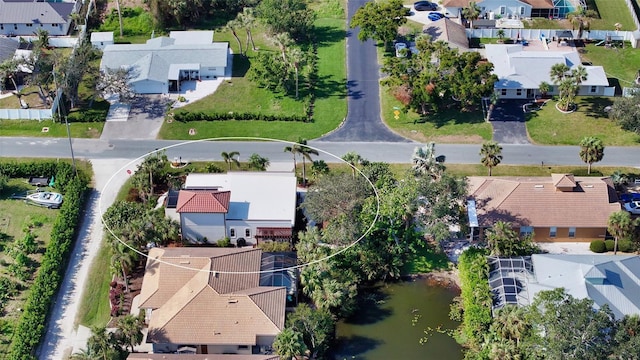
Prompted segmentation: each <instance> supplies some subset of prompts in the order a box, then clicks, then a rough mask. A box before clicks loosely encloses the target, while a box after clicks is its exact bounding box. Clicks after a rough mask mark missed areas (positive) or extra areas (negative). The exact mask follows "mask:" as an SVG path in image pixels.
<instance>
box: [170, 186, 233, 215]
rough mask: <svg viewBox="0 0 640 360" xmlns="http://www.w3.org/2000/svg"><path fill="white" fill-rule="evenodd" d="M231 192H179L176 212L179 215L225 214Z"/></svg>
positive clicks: (227, 209)
mask: <svg viewBox="0 0 640 360" xmlns="http://www.w3.org/2000/svg"><path fill="white" fill-rule="evenodd" d="M230 200H231V192H229V191H210V190H180V195H178V204H177V205H176V211H177V212H179V213H226V212H228V211H229V201H230Z"/></svg>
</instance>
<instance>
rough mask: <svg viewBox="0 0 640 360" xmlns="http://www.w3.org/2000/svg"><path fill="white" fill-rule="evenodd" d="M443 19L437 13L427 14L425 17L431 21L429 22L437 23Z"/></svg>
mask: <svg viewBox="0 0 640 360" xmlns="http://www.w3.org/2000/svg"><path fill="white" fill-rule="evenodd" d="M443 17H444V15H442V14H441V13H439V12H432V13H429V15H427V18H428V19H429V20H431V21H438V20H440V19H442V18H443Z"/></svg>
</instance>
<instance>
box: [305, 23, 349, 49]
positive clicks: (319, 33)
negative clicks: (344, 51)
mask: <svg viewBox="0 0 640 360" xmlns="http://www.w3.org/2000/svg"><path fill="white" fill-rule="evenodd" d="M313 32H314V34H315V36H316V43H317V44H318V47H326V46H331V45H333V44H335V43H337V42H340V41H342V40H343V39H345V38H346V37H347V32H346V31H344V30H342V29H337V28H335V27H331V26H316V27H315V28H314V30H313Z"/></svg>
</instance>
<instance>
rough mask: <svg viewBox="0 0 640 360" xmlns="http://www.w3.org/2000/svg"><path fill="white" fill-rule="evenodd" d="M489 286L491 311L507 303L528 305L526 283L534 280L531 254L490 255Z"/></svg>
mask: <svg viewBox="0 0 640 360" xmlns="http://www.w3.org/2000/svg"><path fill="white" fill-rule="evenodd" d="M488 261H489V287H490V288H491V294H492V297H493V305H492V307H491V310H492V312H494V313H495V311H496V310H498V309H500V308H502V307H503V306H505V305H507V304H512V305H520V306H523V305H528V304H529V294H528V291H527V283H528V282H530V281H534V279H535V277H534V274H533V263H532V262H531V256H518V257H495V256H490V257H489V258H488Z"/></svg>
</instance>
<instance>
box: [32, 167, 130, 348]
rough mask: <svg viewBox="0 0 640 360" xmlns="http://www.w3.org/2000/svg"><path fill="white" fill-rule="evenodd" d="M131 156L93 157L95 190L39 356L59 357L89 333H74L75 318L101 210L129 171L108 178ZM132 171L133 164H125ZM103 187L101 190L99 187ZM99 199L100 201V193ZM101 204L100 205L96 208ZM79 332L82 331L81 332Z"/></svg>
mask: <svg viewBox="0 0 640 360" xmlns="http://www.w3.org/2000/svg"><path fill="white" fill-rule="evenodd" d="M129 161H130V160H125V159H110V160H92V161H91V163H92V164H93V172H94V179H93V182H94V190H92V191H91V194H90V195H89V199H88V201H87V206H86V209H87V211H86V213H85V215H84V217H83V221H82V224H81V225H80V235H79V237H78V239H77V241H76V244H75V246H74V248H73V252H72V253H71V257H70V259H69V266H68V267H67V273H66V274H65V276H64V280H63V282H62V286H61V288H60V290H59V291H58V295H57V296H56V299H55V302H54V305H53V308H52V311H51V314H50V318H49V322H48V324H47V332H46V334H45V337H44V340H43V342H42V343H41V345H40V348H39V349H38V358H39V359H41V360H43V359H51V360H54V359H55V360H59V359H64V358H65V356H67V355H69V354H71V353H72V351H73V350H74V347H75V350H78V349H79V348H84V345H85V344H86V340H87V337H88V334H87V332H86V331H84V332H83V331H79V332H78V333H76V330H75V328H74V326H73V325H74V321H75V319H76V316H77V314H78V309H79V307H80V301H81V300H82V291H83V290H84V287H85V284H86V282H87V277H88V275H89V268H90V266H91V262H92V261H93V259H94V258H95V256H96V255H97V253H98V250H99V249H100V243H101V241H102V236H103V228H102V220H101V217H100V214H101V213H102V212H104V211H105V210H106V209H107V208H108V207H109V206H110V205H111V204H112V203H113V201H114V200H115V197H116V195H117V194H118V190H119V189H120V187H122V185H123V184H124V182H125V180H126V179H127V177H128V175H127V174H126V172H125V171H122V172H121V173H119V174H118V175H117V176H114V177H113V180H111V182H110V183H109V186H108V187H107V188H105V186H106V185H107V183H108V182H109V179H111V177H112V176H113V174H115V173H116V172H117V171H118V170H119V169H120V168H122V167H123V166H124V165H125V164H127V163H128V162H129ZM128 168H130V169H131V170H132V171H133V170H134V169H135V166H130V167H128ZM103 190H104V193H102V191H103ZM101 196H102V200H101V201H100V197H101ZM99 206H100V209H99ZM81 334H82V335H81Z"/></svg>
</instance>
